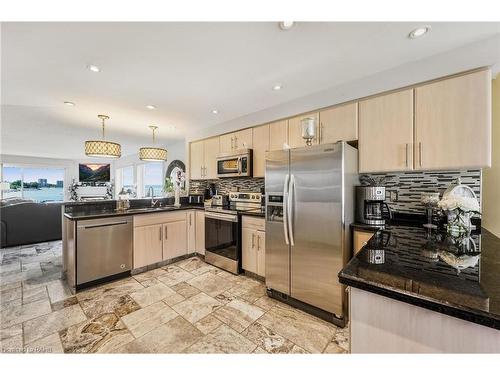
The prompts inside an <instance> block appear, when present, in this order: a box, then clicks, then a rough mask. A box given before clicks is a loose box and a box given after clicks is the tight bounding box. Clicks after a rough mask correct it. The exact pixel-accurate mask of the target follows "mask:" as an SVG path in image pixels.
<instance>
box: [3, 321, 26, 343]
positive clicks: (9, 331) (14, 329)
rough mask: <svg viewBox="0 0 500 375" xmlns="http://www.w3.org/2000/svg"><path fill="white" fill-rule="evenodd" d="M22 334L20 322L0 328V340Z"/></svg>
mask: <svg viewBox="0 0 500 375" xmlns="http://www.w3.org/2000/svg"><path fill="white" fill-rule="evenodd" d="M22 334H23V325H22V323H19V324H16V325H15V326H11V327H8V328H2V329H0V341H3V340H6V339H8V338H11V337H13V336H17V335H22Z"/></svg>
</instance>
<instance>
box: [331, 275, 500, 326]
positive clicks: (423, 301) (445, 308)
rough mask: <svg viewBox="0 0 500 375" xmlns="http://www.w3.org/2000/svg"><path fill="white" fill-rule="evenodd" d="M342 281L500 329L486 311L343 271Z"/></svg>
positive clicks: (495, 320) (496, 320)
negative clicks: (363, 278) (415, 293)
mask: <svg viewBox="0 0 500 375" xmlns="http://www.w3.org/2000/svg"><path fill="white" fill-rule="evenodd" d="M338 277H339V281H340V283H342V284H344V285H347V286H351V287H354V288H357V289H361V290H365V291H367V292H371V293H374V294H378V295H381V296H383V297H388V298H392V299H394V300H397V301H400V302H405V303H409V304H411V305H414V306H418V307H422V308H425V309H428V310H431V311H435V312H438V313H441V314H445V315H448V316H452V317H454V318H457V319H461V320H465V321H468V322H471V323H475V324H479V325H482V326H485V327H488V328H493V329H497V330H500V319H496V318H494V317H492V316H490V315H487V314H486V313H484V314H482V313H480V312H478V311H470V310H469V309H467V308H466V307H455V306H450V305H446V304H443V303H442V302H439V301H436V300H433V299H431V298H428V297H425V296H421V295H418V296H417V295H412V294H411V293H409V292H408V293H402V292H401V291H400V290H394V289H392V288H390V287H387V286H383V287H382V286H378V285H375V284H374V283H371V282H368V281H365V280H362V279H359V278H356V277H354V276H351V275H344V274H343V273H342V271H341V272H339V274H338Z"/></svg>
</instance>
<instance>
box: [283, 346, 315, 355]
mask: <svg viewBox="0 0 500 375" xmlns="http://www.w3.org/2000/svg"><path fill="white" fill-rule="evenodd" d="M288 354H310V353H309V352H308V351H307V350H305V349H304V348H301V347H300V346H298V345H294V346H293V348H292V350H290V352H289V353H288Z"/></svg>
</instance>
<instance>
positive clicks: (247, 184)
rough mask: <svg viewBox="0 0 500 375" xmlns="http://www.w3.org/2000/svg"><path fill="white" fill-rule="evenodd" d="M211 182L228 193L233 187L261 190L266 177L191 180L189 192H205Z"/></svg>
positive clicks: (245, 189)
mask: <svg viewBox="0 0 500 375" xmlns="http://www.w3.org/2000/svg"><path fill="white" fill-rule="evenodd" d="M210 182H213V183H215V188H216V189H217V191H218V192H219V194H228V193H229V192H230V191H231V188H232V187H238V188H239V189H240V191H252V192H260V189H261V188H264V179H263V178H257V177H238V178H221V179H219V180H191V181H190V183H189V194H203V193H204V192H205V189H206V188H207V187H208V184H209V183H210Z"/></svg>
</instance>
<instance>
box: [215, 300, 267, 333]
mask: <svg viewBox="0 0 500 375" xmlns="http://www.w3.org/2000/svg"><path fill="white" fill-rule="evenodd" d="M263 314H264V310H262V309H260V308H259V307H257V306H254V305H251V304H250V303H248V302H247V301H243V300H240V299H235V300H233V301H231V302H229V303H228V304H227V305H225V306H222V307H221V308H220V309H217V310H216V311H215V312H214V316H215V317H216V318H217V319H219V320H220V321H222V322H223V323H225V324H227V325H228V326H229V327H231V328H232V329H234V330H235V331H236V332H239V333H241V332H243V330H244V329H245V328H247V327H248V326H249V325H250V324H252V323H253V322H255V321H256V320H257V319H258V318H260V317H261V316H262V315H263Z"/></svg>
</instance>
